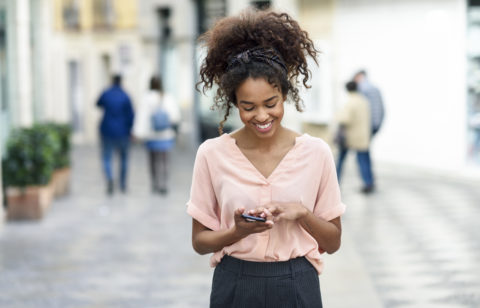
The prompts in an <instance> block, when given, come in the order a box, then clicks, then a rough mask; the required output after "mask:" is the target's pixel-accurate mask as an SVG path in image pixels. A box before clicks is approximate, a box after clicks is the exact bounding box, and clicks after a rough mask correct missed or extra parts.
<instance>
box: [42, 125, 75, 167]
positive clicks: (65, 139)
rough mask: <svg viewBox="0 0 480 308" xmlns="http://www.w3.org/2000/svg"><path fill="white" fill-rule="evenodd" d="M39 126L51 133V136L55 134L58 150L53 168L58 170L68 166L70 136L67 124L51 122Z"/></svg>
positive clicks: (69, 128) (70, 130)
mask: <svg viewBox="0 0 480 308" xmlns="http://www.w3.org/2000/svg"><path fill="white" fill-rule="evenodd" d="M40 125H41V126H45V127H46V128H47V129H49V130H50V131H51V133H52V134H57V138H58V139H59V142H60V148H59V151H58V153H57V154H56V155H55V168H56V169H59V168H65V167H68V166H70V148H71V142H70V138H71V135H72V128H71V126H70V125H69V124H59V123H53V122H49V123H46V124H40Z"/></svg>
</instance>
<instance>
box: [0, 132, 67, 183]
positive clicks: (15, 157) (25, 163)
mask: <svg viewBox="0 0 480 308" xmlns="http://www.w3.org/2000/svg"><path fill="white" fill-rule="evenodd" d="M59 151H60V137H59V134H56V133H53V132H52V129H50V128H49V127H48V126H46V125H34V126H33V127H32V128H21V129H17V130H14V131H13V132H12V134H11V135H10V137H9V139H8V140H7V146H6V153H5V158H4V159H3V161H2V171H3V172H2V176H3V183H4V185H5V186H7V187H8V186H17V187H25V186H27V185H46V184H48V182H49V181H50V178H51V176H52V173H53V170H54V169H55V167H56V156H57V155H58V153H59Z"/></svg>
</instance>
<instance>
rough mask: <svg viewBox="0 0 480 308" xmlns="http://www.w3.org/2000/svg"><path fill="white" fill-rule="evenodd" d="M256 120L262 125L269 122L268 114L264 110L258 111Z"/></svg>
mask: <svg viewBox="0 0 480 308" xmlns="http://www.w3.org/2000/svg"><path fill="white" fill-rule="evenodd" d="M255 120H257V121H258V122H260V123H262V122H265V121H267V120H268V112H267V111H266V110H264V109H263V108H260V109H259V110H258V113H257V114H256V116H255Z"/></svg>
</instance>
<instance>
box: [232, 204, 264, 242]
mask: <svg viewBox="0 0 480 308" xmlns="http://www.w3.org/2000/svg"><path fill="white" fill-rule="evenodd" d="M244 212H245V209H244V208H238V209H236V210H235V212H234V219H235V233H236V234H237V235H239V236H241V237H246V236H248V235H250V234H253V233H261V232H264V231H266V230H269V229H271V228H272V227H273V220H271V219H269V218H270V217H271V215H262V216H263V217H266V218H267V221H265V222H261V221H247V220H245V218H243V217H242V214H243V213H244Z"/></svg>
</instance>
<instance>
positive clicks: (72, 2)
mask: <svg viewBox="0 0 480 308" xmlns="http://www.w3.org/2000/svg"><path fill="white" fill-rule="evenodd" d="M78 2H79V0H64V2H63V25H64V27H65V28H66V29H67V30H80V9H79V3H78Z"/></svg>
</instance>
